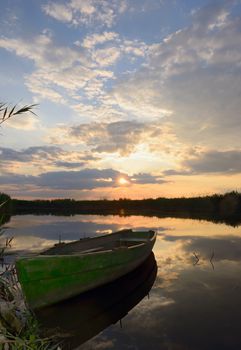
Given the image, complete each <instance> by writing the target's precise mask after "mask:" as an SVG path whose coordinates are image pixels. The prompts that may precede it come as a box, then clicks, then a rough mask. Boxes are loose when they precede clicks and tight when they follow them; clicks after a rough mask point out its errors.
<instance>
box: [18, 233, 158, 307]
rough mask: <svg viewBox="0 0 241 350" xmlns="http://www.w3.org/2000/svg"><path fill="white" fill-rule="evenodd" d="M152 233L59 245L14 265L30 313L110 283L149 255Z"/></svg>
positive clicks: (152, 243) (153, 241) (97, 238)
mask: <svg viewBox="0 0 241 350" xmlns="http://www.w3.org/2000/svg"><path fill="white" fill-rule="evenodd" d="M155 241H156V233H155V232H154V231H143V232H138V231H132V230H122V231H118V232H115V233H112V234H109V235H105V236H99V237H95V238H87V239H81V240H79V241H74V242H70V243H59V244H56V245H55V246H54V247H52V248H50V249H48V250H46V251H44V252H42V253H41V254H38V255H34V256H31V257H21V258H19V259H18V260H17V261H16V270H17V275H18V280H19V282H20V284H21V286H22V289H23V292H24V295H25V297H26V301H27V302H28V304H29V306H30V307H31V308H33V309H37V308H41V307H44V306H48V305H51V304H54V303H57V302H60V301H62V300H65V299H69V298H71V297H73V296H76V295H78V294H80V293H83V292H86V291H88V290H91V289H94V288H96V287H99V286H101V285H104V284H106V283H109V282H112V281H114V280H116V279H117V278H119V277H121V276H124V275H125V274H127V273H128V272H130V271H132V270H134V269H135V268H136V267H137V266H139V265H140V264H141V263H142V262H143V261H145V259H146V258H147V257H148V256H149V255H150V253H151V251H152V248H153V246H154V243H155Z"/></svg>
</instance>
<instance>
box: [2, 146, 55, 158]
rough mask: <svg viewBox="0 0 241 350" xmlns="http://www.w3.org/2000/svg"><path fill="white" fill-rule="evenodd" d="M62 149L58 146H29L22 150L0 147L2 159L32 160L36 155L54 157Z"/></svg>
mask: <svg viewBox="0 0 241 350" xmlns="http://www.w3.org/2000/svg"><path fill="white" fill-rule="evenodd" d="M61 151H62V150H61V148H59V147H56V146H41V147H29V148H27V149H24V150H21V151H16V150H14V149H12V148H4V147H0V158H1V161H18V162H30V161H32V160H33V159H34V157H38V158H43V159H52V158H53V157H55V156H58V155H59V154H60V153H61Z"/></svg>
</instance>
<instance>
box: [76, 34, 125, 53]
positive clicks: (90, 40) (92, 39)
mask: <svg viewBox="0 0 241 350" xmlns="http://www.w3.org/2000/svg"><path fill="white" fill-rule="evenodd" d="M118 37H119V34H118V33H115V32H103V33H101V34H92V35H87V36H86V37H85V39H84V40H83V44H82V46H83V47H85V48H87V49H91V48H94V47H95V46H96V45H100V44H103V43H106V42H108V41H113V40H116V39H117V38H118Z"/></svg>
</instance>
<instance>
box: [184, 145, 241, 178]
mask: <svg viewBox="0 0 241 350" xmlns="http://www.w3.org/2000/svg"><path fill="white" fill-rule="evenodd" d="M183 165H184V166H185V167H186V168H188V169H189V170H190V171H191V173H197V174H200V173H227V174H232V173H241V151H239V150H232V151H223V152H220V151H214V150H211V151H207V152H202V153H200V154H198V155H196V156H194V157H192V158H190V159H187V160H185V161H184V162H183Z"/></svg>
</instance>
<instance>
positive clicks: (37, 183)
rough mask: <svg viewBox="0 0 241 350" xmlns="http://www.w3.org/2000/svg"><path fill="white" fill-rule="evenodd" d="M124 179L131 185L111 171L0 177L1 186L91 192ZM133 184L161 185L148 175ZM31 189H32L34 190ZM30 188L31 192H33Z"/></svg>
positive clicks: (91, 170)
mask: <svg viewBox="0 0 241 350" xmlns="http://www.w3.org/2000/svg"><path fill="white" fill-rule="evenodd" d="M121 177H124V178H126V179H127V180H130V181H129V186H131V184H132V180H131V178H130V177H129V176H128V175H127V174H124V173H122V172H119V171H116V170H113V169H102V170H99V169H83V170H79V171H50V172H45V173H42V174H40V175H37V176H33V175H20V174H19V175H18V174H10V173H9V174H5V175H2V176H0V180H1V185H17V186H34V187H35V188H36V187H38V188H51V189H52V190H73V189H76V190H79V191H81V190H92V189H96V188H103V187H106V188H107V187H118V186H119V183H118V179H119V178H121ZM133 178H134V179H135V180H133V183H135V182H137V183H138V181H139V183H142V184H143V183H146V184H148V183H151V184H153V183H163V182H164V181H163V180H162V179H161V178H160V177H154V176H152V175H148V174H136V175H133ZM34 187H33V188H34ZM33 188H32V190H33Z"/></svg>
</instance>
